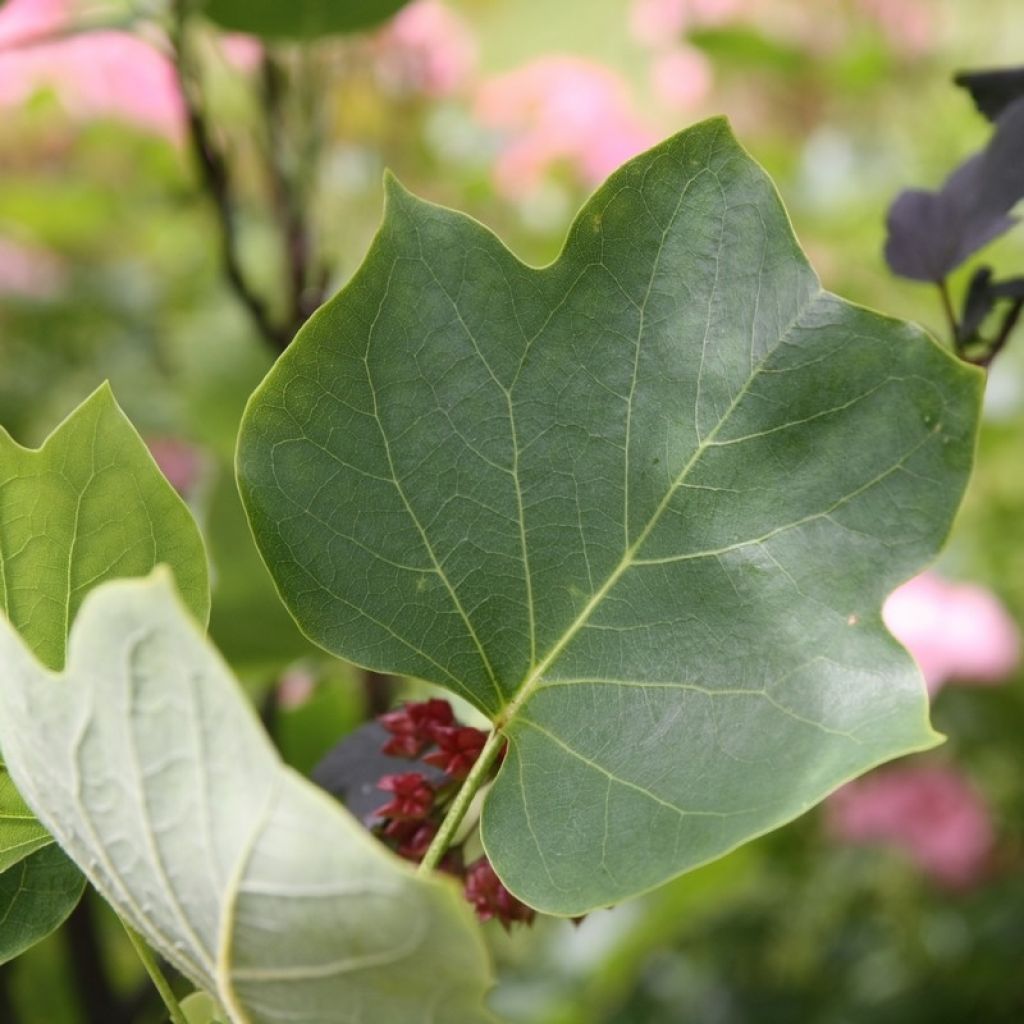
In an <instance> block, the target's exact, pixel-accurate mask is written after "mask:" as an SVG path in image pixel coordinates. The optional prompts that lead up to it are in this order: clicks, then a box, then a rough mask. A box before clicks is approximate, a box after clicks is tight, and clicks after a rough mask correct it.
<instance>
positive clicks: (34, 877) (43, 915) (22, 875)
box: [0, 842, 85, 964]
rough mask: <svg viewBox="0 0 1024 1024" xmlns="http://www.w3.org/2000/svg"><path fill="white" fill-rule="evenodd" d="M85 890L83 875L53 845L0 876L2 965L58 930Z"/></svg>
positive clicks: (50, 843) (47, 846)
mask: <svg viewBox="0 0 1024 1024" xmlns="http://www.w3.org/2000/svg"><path fill="white" fill-rule="evenodd" d="M84 888H85V879H84V878H83V877H82V873H81V872H80V871H79V870H78V868H76V867H75V865H74V864H73V863H72V862H71V861H70V860H68V858H67V857H65V856H64V853H63V851H61V849H60V848H59V847H57V846H54V844H53V843H52V842H47V844H46V845H45V846H42V847H40V848H38V849H36V851H35V852H34V853H32V854H30V855H29V856H27V857H23V858H21V859H20V860H19V861H18V862H17V863H16V864H15V865H14V866H13V867H11V868H8V869H7V870H6V871H4V872H3V874H0V921H2V922H3V923H2V926H0V964H5V963H7V961H8V960H13V959H14V958H15V957H16V956H20V955H21V954H22V953H24V952H25V950H27V949H30V948H31V947H32V946H34V945H35V944H36V943H37V942H39V941H41V940H42V939H44V938H46V936H47V935H49V934H50V932H52V931H53V930H54V929H56V928H59V927H60V926H61V925H62V924H63V923H64V921H65V920H66V919H67V916H68V914H70V913H71V911H72V910H74V909H75V907H76V906H77V905H78V901H79V900H80V899H81V898H82V891H83V890H84Z"/></svg>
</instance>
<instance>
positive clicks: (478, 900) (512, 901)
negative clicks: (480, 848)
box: [465, 857, 537, 931]
mask: <svg viewBox="0 0 1024 1024" xmlns="http://www.w3.org/2000/svg"><path fill="white" fill-rule="evenodd" d="M465 892H466V899H467V900H469V902H470V903H472V904H473V909H474V910H475V911H476V916H477V917H478V918H480V920H481V921H490V920H491V919H492V918H494V919H496V920H498V921H500V922H501V926H502V928H504V929H505V931H508V930H509V926H510V925H511V924H513V923H514V922H516V921H520V922H522V923H523V924H530V923H532V921H533V919H534V917H536V913H537V912H536V911H535V910H534V909H533V908H532V907H528V906H527V905H526V904H525V903H521V902H520V901H519V900H517V899H516V898H515V896H513V895H512V893H510V892H509V891H508V889H506V888H505V886H503V885H502V884H501V879H499V878H498V876H497V875H496V874H495V872H494V868H492V867H491V862H490V861H489V860H488V859H487V858H486V857H481V858H480V859H479V860H476V861H474V862H473V863H472V864H470V865H469V867H468V868H466V888H465Z"/></svg>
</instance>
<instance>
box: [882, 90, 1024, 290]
mask: <svg viewBox="0 0 1024 1024" xmlns="http://www.w3.org/2000/svg"><path fill="white" fill-rule="evenodd" d="M1021 196H1024V99H1019V100H1017V101H1016V102H1014V103H1012V104H1010V106H1008V107H1007V108H1006V110H1005V111H1004V112H1003V113H1002V114H1001V115H1000V117H999V119H998V120H997V122H996V130H995V132H994V133H993V135H992V138H991V140H990V141H989V144H988V146H986V148H985V149H984V150H983V151H982V152H981V153H977V154H975V155H974V156H972V157H970V158H969V159H968V160H966V161H965V162H964V163H962V164H961V165H960V166H959V167H958V168H957V169H956V170H955V171H954V172H953V173H952V174H951V175H950V176H949V177H948V178H947V179H946V181H945V183H944V184H943V186H942V188H941V189H939V190H938V191H937V192H929V191H926V190H923V189H908V190H906V191H904V192H901V193H900V194H899V195H898V196H897V197H896V199H895V201H894V202H893V204H892V206H890V207H889V214H888V217H887V227H888V237H887V239H886V243H885V258H886V261H887V262H888V264H889V267H890V268H891V269H892V271H893V273H896V274H900V275H901V276H902V277H909V278H911V279H913V280H915V281H941V280H942V279H943V278H944V277H945V276H946V275H947V274H948V273H949V272H950V271H951V270H953V269H954V268H955V267H957V266H959V265H960V264H961V263H963V261H964V260H966V259H967V257H968V256H970V255H971V254H972V253H975V252H977V251H978V250H979V249H980V248H982V246H984V245H986V244H987V243H988V242H991V241H992V240H993V239H994V238H997V237H998V236H999V235H1001V234H1003V232H1005V231H1007V230H1009V228H1010V227H1012V226H1013V224H1014V223H1015V220H1014V218H1012V217H1010V216H1009V211H1010V210H1011V209H1012V207H1013V206H1014V204H1015V203H1016V202H1017V201H1018V200H1019V199H1020V198H1021Z"/></svg>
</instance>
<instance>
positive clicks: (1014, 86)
mask: <svg viewBox="0 0 1024 1024" xmlns="http://www.w3.org/2000/svg"><path fill="white" fill-rule="evenodd" d="M953 81H954V82H956V84H957V85H959V86H962V87H963V88H964V89H966V90H967V91H968V92H969V93H970V94H971V99H973V100H974V105H975V106H976V107H977V108H978V110H979V112H980V113H982V114H984V115H985V117H987V118H988V119H989V120H990V121H994V120H995V119H996V118H997V117H999V115H1000V114H1001V113H1002V112H1003V111H1004V110H1005V109H1006V108H1007V107H1008V106H1009V105H1010V104H1011V103H1013V102H1014V101H1015V100H1019V99H1020V98H1021V97H1024V68H995V69H992V70H990V71H961V72H960V73H959V74H957V75H954V76H953Z"/></svg>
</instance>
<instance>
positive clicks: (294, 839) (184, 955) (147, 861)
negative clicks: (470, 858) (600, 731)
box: [0, 571, 491, 1024]
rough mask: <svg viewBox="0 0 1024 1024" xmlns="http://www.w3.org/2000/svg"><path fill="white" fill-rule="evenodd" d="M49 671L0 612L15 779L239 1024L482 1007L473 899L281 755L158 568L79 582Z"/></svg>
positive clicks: (325, 1022)
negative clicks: (417, 869) (425, 871)
mask: <svg viewBox="0 0 1024 1024" xmlns="http://www.w3.org/2000/svg"><path fill="white" fill-rule="evenodd" d="M68 651H69V653H68V664H67V668H66V670H65V672H64V674H63V675H55V674H54V673H52V672H49V671H47V670H46V669H44V668H43V666H41V665H40V664H39V662H38V661H36V660H35V658H33V657H32V655H31V654H30V652H29V651H28V650H27V649H26V648H25V646H24V644H23V643H22V641H21V640H20V638H19V637H18V635H17V633H15V632H14V631H13V630H12V629H11V628H10V627H9V626H6V625H0V664H2V665H3V666H4V674H3V678H2V679H0V743H2V745H3V750H4V753H5V755H6V758H7V764H8V768H9V769H10V771H11V774H12V776H13V778H14V779H15V781H16V783H17V785H18V788H19V789H20V791H21V792H22V794H23V795H24V796H25V799H26V800H27V801H28V803H29V805H30V806H31V807H32V808H33V810H35V812H36V813H37V814H38V815H39V816H40V819H41V820H42V821H43V823H44V824H45V825H46V826H47V827H48V828H49V829H50V830H51V831H52V832H53V833H54V835H55V836H56V837H57V839H58V841H59V842H60V843H61V845H62V846H63V847H64V848H65V849H66V850H67V851H68V852H69V853H70V855H71V856H72V857H73V858H74V860H75V861H76V862H77V863H78V865H79V866H80V867H81V868H82V870H83V871H85V873H86V874H87V875H88V877H89V880H90V881H91V882H92V883H93V884H94V885H95V886H96V888H97V889H99V890H100V892H101V893H103V895H104V896H105V897H106V898H107V899H108V900H109V901H110V903H111V904H112V905H113V906H114V907H115V908H116V910H117V911H118V913H119V914H120V915H121V916H122V917H123V918H124V919H125V920H126V921H128V923H129V924H131V925H132V927H134V928H135V929H136V930H137V931H139V932H140V933H141V934H142V935H143V936H144V937H145V939H146V940H147V941H148V942H149V943H150V944H151V945H152V946H153V947H154V948H155V949H157V950H158V951H159V952H160V953H161V954H162V955H163V956H164V957H166V959H167V960H169V961H170V962H171V963H172V964H174V965H175V966H176V967H177V968H178V969H179V970H181V972H182V973H183V974H185V975H186V976H187V977H188V978H190V979H191V980H192V981H193V982H194V983H195V984H196V986H197V987H199V988H201V989H203V990H204V991H207V992H209V993H211V994H215V995H216V997H217V1000H218V1001H219V1003H220V1004H221V1006H223V1007H224V1009H225V1011H226V1012H227V1013H228V1015H229V1017H230V1019H231V1021H232V1022H233V1024H242V1022H252V1024H285V1022H295V1021H302V1022H303V1024H348V1022H374V1024H376V1022H379V1021H403V1022H410V1024H412V1022H424V1024H426V1022H433V1021H460V1022H465V1024H473V1022H483V1021H487V1020H490V1019H491V1018H490V1017H489V1015H488V1014H487V1013H486V1011H485V1010H484V1009H483V1002H482V1000H483V996H484V993H485V991H486V989H487V988H488V985H489V977H488V966H487V960H486V955H485V952H484V948H483V945H482V942H481V939H480V937H479V932H478V929H477V928H476V926H475V923H474V922H473V920H472V915H471V912H470V910H469V906H468V904H466V903H465V901H464V900H463V899H462V897H461V894H460V893H459V892H458V890H457V888H456V887H455V886H454V885H453V884H452V883H451V881H450V880H447V879H439V878H424V879H421V878H417V877H416V875H415V874H414V872H413V869H412V868H411V866H410V865H408V864H407V863H405V862H403V861H399V860H398V859H397V858H396V857H394V856H393V855H392V854H390V853H389V852H388V851H387V850H385V849H384V848H383V846H381V845H380V844H379V843H377V842H376V841H375V840H374V839H373V838H372V837H371V836H370V835H369V833H367V832H366V831H365V830H364V829H363V828H362V827H361V826H360V825H359V824H358V823H357V822H356V821H355V820H354V819H353V818H352V817H351V816H350V815H349V814H348V813H347V812H346V811H345V810H344V809H343V808H341V807H340V805H338V804H337V803H335V802H334V801H333V800H332V799H331V798H330V797H328V796H327V795H326V794H325V793H324V792H323V791H321V790H319V789H318V788H316V787H315V786H313V785H312V784H311V783H309V782H307V781H306V780H305V779H303V778H302V777H301V776H299V775H298V774H296V773H295V772H293V771H292V770H291V769H290V768H287V767H286V766H285V765H283V764H282V762H281V760H280V758H279V757H278V755H277V753H276V752H275V751H274V749H273V746H272V745H271V743H270V741H269V740H268V739H267V737H266V735H265V733H264V732H263V730H262V728H261V726H260V724H259V721H258V719H257V718H256V716H255V714H254V712H253V711H252V709H251V707H250V706H249V704H248V702H247V701H246V699H245V697H244V695H243V693H242V692H241V690H240V688H239V686H238V684H237V682H236V681H235V680H234V679H233V678H232V676H231V674H230V672H229V670H228V669H227V667H226V666H225V665H224V663H223V662H222V661H221V660H220V658H219V656H218V655H217V653H216V652H215V651H214V650H213V648H212V647H211V646H210V645H209V643H208V641H207V640H206V638H205V637H204V636H203V634H202V632H201V631H200V629H199V628H198V626H197V625H196V624H195V622H193V621H192V620H191V618H190V617H189V616H188V615H187V614H186V612H185V610H184V608H183V607H182V605H181V603H180V601H179V599H178V598H177V595H176V594H175V592H174V588H173V586H172V584H171V580H170V576H169V575H168V574H167V573H166V572H162V571H161V572H158V573H156V574H154V575H153V577H151V578H150V579H147V580H117V581H113V582H109V583H105V584H103V585H102V586H100V587H98V588H96V589H95V590H94V591H92V592H91V593H90V594H89V595H88V596H87V597H86V599H85V602H84V603H83V605H82V608H81V611H80V612H79V615H78V618H77V619H76V620H75V623H74V626H73V627H72V630H71V637H70V641H69V647H68Z"/></svg>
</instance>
